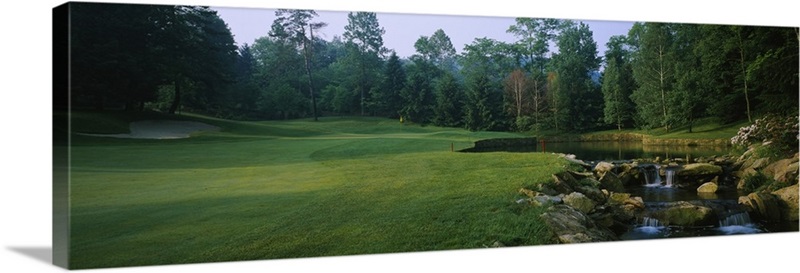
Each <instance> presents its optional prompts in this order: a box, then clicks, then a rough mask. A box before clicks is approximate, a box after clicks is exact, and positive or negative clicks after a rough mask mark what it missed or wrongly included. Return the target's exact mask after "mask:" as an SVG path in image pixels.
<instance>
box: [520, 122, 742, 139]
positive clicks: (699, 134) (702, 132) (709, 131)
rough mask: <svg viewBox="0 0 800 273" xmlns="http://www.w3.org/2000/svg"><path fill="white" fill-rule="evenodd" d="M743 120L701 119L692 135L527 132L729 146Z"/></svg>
mask: <svg viewBox="0 0 800 273" xmlns="http://www.w3.org/2000/svg"><path fill="white" fill-rule="evenodd" d="M749 124H750V123H749V122H748V121H746V120H743V121H737V122H732V123H720V122H718V121H716V120H715V119H713V118H704V119H700V120H697V121H695V124H694V125H693V126H692V131H691V132H689V127H688V126H679V127H675V128H671V129H670V130H669V131H667V130H665V129H664V128H653V129H649V130H643V129H623V130H616V129H614V130H601V131H594V132H588V133H583V134H563V133H559V132H555V131H542V132H539V133H536V132H529V133H528V134H529V135H535V136H538V137H540V138H543V139H548V140H551V141H641V140H642V139H647V140H648V142H649V143H652V144H663V145H685V144H686V143H698V142H699V143H701V145H702V144H704V142H707V144H708V145H720V144H718V143H723V144H726V143H727V144H729V143H730V139H731V137H733V136H734V135H736V133H737V132H738V131H739V128H741V127H744V126H747V125H749Z"/></svg>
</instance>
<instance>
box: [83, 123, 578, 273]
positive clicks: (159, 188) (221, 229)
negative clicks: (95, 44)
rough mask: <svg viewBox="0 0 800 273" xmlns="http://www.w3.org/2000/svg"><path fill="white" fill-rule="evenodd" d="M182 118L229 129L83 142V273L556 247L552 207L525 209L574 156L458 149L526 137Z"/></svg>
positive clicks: (375, 125)
mask: <svg viewBox="0 0 800 273" xmlns="http://www.w3.org/2000/svg"><path fill="white" fill-rule="evenodd" d="M148 117H149V118H164V116H161V115H154V116H148ZM183 118H186V119H194V120H201V121H203V122H207V123H209V124H214V125H217V126H220V127H222V130H221V131H220V132H209V133H203V134H200V135H198V136H195V137H192V138H189V139H178V140H131V139H112V138H108V139H106V138H97V137H86V136H75V137H73V141H74V143H73V147H72V151H71V152H72V154H71V155H72V168H71V170H72V173H71V185H70V191H71V208H70V211H71V213H72V218H71V220H72V221H71V223H70V232H71V236H72V238H71V244H70V250H71V253H70V261H71V263H72V264H71V266H72V267H73V268H99V267H119V266H136V265H155V264H174V263H195V262H214V261H238V260H253V259H275V258H295V257H319V256H331V255H351V254H370V253H392V252H408V251H431V250H447V249H466V248H482V247H485V246H488V245H491V244H492V243H494V242H495V241H499V242H501V243H503V244H505V245H508V246H513V245H538V244H547V243H552V241H551V238H550V237H549V236H548V235H547V234H548V233H547V230H546V228H545V227H544V225H543V223H542V222H541V221H540V220H539V219H538V217H537V216H538V215H539V214H540V213H541V209H540V208H532V207H529V206H525V205H518V204H516V203H515V202H514V201H515V200H516V199H517V198H520V196H519V195H518V193H517V190H518V189H519V188H521V187H524V186H530V185H532V184H535V183H541V182H544V181H547V180H549V179H550V175H551V174H553V173H556V172H558V171H560V170H562V169H564V168H565V167H566V164H567V163H566V161H564V160H563V159H559V158H557V157H555V156H553V155H548V154H540V153H524V154H523V153H482V154H475V153H453V152H450V145H451V144H453V145H454V146H455V148H456V149H462V148H467V147H470V146H471V145H472V142H473V141H476V140H479V139H484V138H493V137H514V136H519V135H516V134H511V133H497V132H480V133H477V132H468V131H465V130H460V129H452V128H438V127H432V126H431V127H420V126H415V125H403V124H399V123H398V122H397V121H396V120H388V119H380V118H365V117H352V118H323V119H322V120H321V121H320V122H312V121H309V120H293V121H269V122H235V121H227V120H219V119H211V118H206V117H201V116H191V115H186V116H183ZM81 119H83V120H84V121H91V120H94V119H100V120H104V119H107V120H109V122H107V123H106V124H108V125H109V127H114V126H117V127H118V123H119V122H121V121H120V120H123V119H121V118H119V117H113V116H107V115H101V114H99V113H89V114H86V115H84V116H81ZM135 119H136V118H130V117H129V118H128V119H124V121H128V120H135ZM73 123H75V122H73ZM115 124H116V125H115ZM98 127H102V126H98ZM73 128H75V127H73ZM102 130H106V131H110V130H109V129H108V128H100V131H102Z"/></svg>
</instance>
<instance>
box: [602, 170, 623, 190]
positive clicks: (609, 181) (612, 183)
mask: <svg viewBox="0 0 800 273" xmlns="http://www.w3.org/2000/svg"><path fill="white" fill-rule="evenodd" d="M600 186H601V187H602V188H604V189H607V190H609V191H612V192H624V191H625V186H624V185H622V181H621V180H620V179H619V177H618V176H617V175H616V174H614V173H612V172H605V173H604V174H603V176H601V177H600Z"/></svg>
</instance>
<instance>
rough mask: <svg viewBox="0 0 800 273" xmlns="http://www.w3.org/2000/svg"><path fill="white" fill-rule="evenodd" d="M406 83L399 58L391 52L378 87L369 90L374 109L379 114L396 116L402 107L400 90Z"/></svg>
mask: <svg viewBox="0 0 800 273" xmlns="http://www.w3.org/2000/svg"><path fill="white" fill-rule="evenodd" d="M405 85H406V72H405V69H404V68H403V64H402V63H400V58H399V57H397V54H395V53H394V52H392V54H391V55H390V56H389V59H388V60H387V61H386V66H385V68H384V70H383V77H382V80H381V83H380V85H379V88H377V89H373V90H372V92H370V94H371V97H372V100H373V102H374V106H373V107H374V108H375V111H376V112H377V113H379V114H381V115H385V116H387V117H391V118H397V117H398V116H399V115H400V110H401V109H402V107H403V97H402V96H401V91H402V90H403V88H405Z"/></svg>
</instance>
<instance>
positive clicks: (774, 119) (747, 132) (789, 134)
mask: <svg viewBox="0 0 800 273" xmlns="http://www.w3.org/2000/svg"><path fill="white" fill-rule="evenodd" d="M798 140H800V133H798V118H797V116H778V115H774V114H768V115H765V116H764V117H762V118H760V119H756V121H755V122H754V123H753V124H751V125H750V126H745V127H741V128H739V132H738V133H737V134H736V135H735V136H734V137H732V138H731V144H733V145H734V146H745V147H746V146H748V145H750V144H753V143H759V142H770V143H772V145H774V146H776V147H777V148H778V149H780V150H783V151H786V152H788V151H797V148H798Z"/></svg>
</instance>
